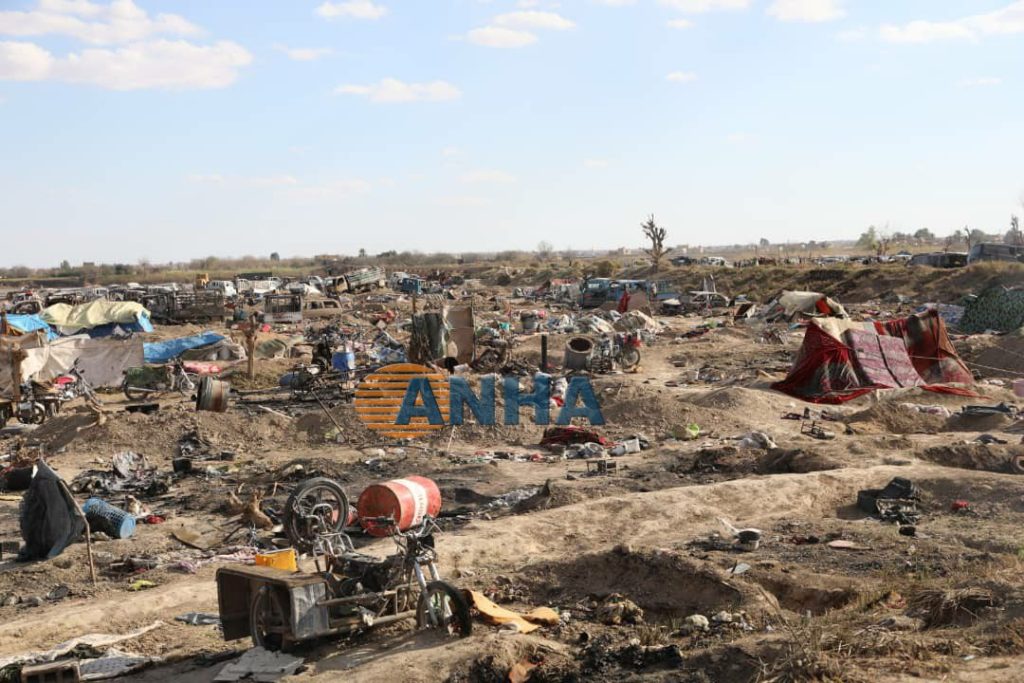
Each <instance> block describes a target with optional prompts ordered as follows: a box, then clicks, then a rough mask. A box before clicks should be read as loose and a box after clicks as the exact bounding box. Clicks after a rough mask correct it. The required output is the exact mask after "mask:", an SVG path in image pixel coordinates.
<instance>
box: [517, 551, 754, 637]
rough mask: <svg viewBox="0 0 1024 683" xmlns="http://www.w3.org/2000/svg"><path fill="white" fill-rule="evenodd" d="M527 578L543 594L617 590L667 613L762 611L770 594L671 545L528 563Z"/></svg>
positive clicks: (575, 595) (568, 596)
mask: <svg viewBox="0 0 1024 683" xmlns="http://www.w3.org/2000/svg"><path fill="white" fill-rule="evenodd" d="M521 577H522V579H523V580H524V582H525V583H526V584H527V585H529V586H530V587H531V591H532V592H533V593H535V594H536V596H537V597H538V598H539V599H541V600H550V599H553V598H555V597H557V598H558V600H559V601H560V602H561V603H562V604H565V603H566V602H567V601H569V600H573V599H577V600H580V599H584V598H587V597H591V598H597V599H600V598H603V597H605V596H608V595H611V594H612V593H619V594H621V595H623V596H625V597H627V598H629V599H630V600H632V601H633V602H635V603H636V604H637V605H639V606H640V607H641V608H642V609H643V610H644V613H645V615H650V616H651V617H655V619H654V620H656V617H661V618H663V619H675V618H678V619H684V618H686V617H687V616H689V615H691V614H714V613H716V612H718V611H720V610H729V611H733V612H735V611H737V610H745V611H761V610H763V609H765V608H766V607H768V603H767V600H766V599H765V598H764V596H763V594H761V593H760V592H759V591H757V590H756V589H754V588H752V587H751V586H749V585H747V584H746V583H744V582H741V581H736V580H734V579H731V578H729V577H728V576H727V575H726V574H725V573H724V572H722V571H720V570H719V569H718V568H716V567H714V566H712V565H710V564H705V563H702V562H699V561H696V560H692V559H690V558H687V557H683V556H681V555H679V554H677V553H674V552H671V551H667V550H645V551H634V550H631V549H629V548H626V547H623V546H619V547H616V548H614V549H612V550H611V551H608V552H602V553H592V554H587V555H582V556H580V557H578V558H576V559H573V560H570V561H568V562H555V563H547V564H539V565H534V566H531V567H528V568H526V569H525V570H524V571H523V572H522V574H521Z"/></svg>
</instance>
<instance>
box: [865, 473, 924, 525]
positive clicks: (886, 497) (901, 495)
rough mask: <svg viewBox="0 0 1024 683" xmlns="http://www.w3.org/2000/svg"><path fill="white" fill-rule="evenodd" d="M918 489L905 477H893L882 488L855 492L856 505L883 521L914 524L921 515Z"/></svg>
mask: <svg viewBox="0 0 1024 683" xmlns="http://www.w3.org/2000/svg"><path fill="white" fill-rule="evenodd" d="M920 500H921V494H920V491H919V490H918V488H917V487H916V486H914V484H913V482H911V481H910V480H909V479H907V478H905V477H895V478H893V480H892V481H890V482H889V483H888V484H886V486H885V488H883V489H864V490H862V491H858V492H857V507H858V508H860V509H861V510H863V511H864V512H866V513H868V514H869V515H878V517H879V518H881V520H882V521H883V522H895V523H897V524H916V523H917V521H918V520H919V519H920V517H921V512H920V510H919V509H918V503H919V502H920Z"/></svg>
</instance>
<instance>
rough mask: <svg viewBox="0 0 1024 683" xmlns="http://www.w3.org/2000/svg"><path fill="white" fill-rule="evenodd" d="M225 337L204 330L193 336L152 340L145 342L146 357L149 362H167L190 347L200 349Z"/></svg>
mask: <svg viewBox="0 0 1024 683" xmlns="http://www.w3.org/2000/svg"><path fill="white" fill-rule="evenodd" d="M223 339H224V335H222V334H217V333H216V332H210V331H207V332H203V333H202V334H196V335H192V336H191V337H178V338H177V339H168V340H167V341H162V342H151V343H147V344H145V347H144V348H145V357H146V362H147V363H166V362H167V361H169V360H171V359H174V358H177V357H178V356H180V355H181V354H182V353H184V352H185V351H188V350H189V349H198V348H200V347H203V346H209V345H210V344H216V343H217V342H219V341H221V340H223Z"/></svg>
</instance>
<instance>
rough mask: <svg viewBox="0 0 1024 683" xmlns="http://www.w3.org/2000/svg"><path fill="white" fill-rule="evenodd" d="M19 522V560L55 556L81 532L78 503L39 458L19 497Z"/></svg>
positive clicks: (82, 522) (81, 523)
mask: <svg viewBox="0 0 1024 683" xmlns="http://www.w3.org/2000/svg"><path fill="white" fill-rule="evenodd" d="M20 524H21V538H22V540H23V541H25V545H24V546H23V547H22V548H21V551H20V552H19V553H18V560H19V561H22V562H25V561H29V560H48V559H50V558H53V557H57V556H58V555H60V554H61V553H62V552H64V549H65V548H67V547H68V546H69V545H71V544H72V543H74V542H75V541H77V540H78V539H79V538H81V537H82V534H83V533H84V532H85V522H84V521H83V520H82V518H81V517H80V516H79V514H78V505H77V504H76V503H75V501H74V499H73V498H72V497H71V496H70V495H69V494H68V491H67V488H66V487H65V486H64V485H63V484H62V482H61V479H60V477H58V476H57V474H56V473H55V472H54V471H53V470H51V469H50V468H49V467H48V466H47V465H46V463H44V462H42V461H40V462H39V463H37V464H36V466H35V471H34V474H33V476H32V483H31V484H30V485H29V488H28V491H26V492H25V496H24V497H23V498H22V500H21V518H20Z"/></svg>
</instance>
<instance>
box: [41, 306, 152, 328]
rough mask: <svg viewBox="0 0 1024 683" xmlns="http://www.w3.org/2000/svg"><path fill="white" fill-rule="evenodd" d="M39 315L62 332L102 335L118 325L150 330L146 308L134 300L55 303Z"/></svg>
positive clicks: (118, 326)
mask: <svg viewBox="0 0 1024 683" xmlns="http://www.w3.org/2000/svg"><path fill="white" fill-rule="evenodd" d="M39 315H40V317H41V318H42V319H43V320H45V321H46V322H47V323H49V324H50V325H51V326H53V327H56V328H57V329H58V330H59V331H60V333H61V334H62V335H65V336H70V335H74V334H78V333H79V332H86V333H88V334H89V336H90V337H105V336H109V335H111V334H114V333H115V332H116V331H117V329H118V328H120V329H121V330H122V331H124V332H152V331H153V324H152V323H151V322H150V321H149V311H148V310H146V308H145V307H144V306H143V305H142V304H140V303H137V302H135V301H106V300H104V299H97V300H96V301H90V302H89V303H87V304H79V305H77V306H71V305H69V304H54V305H53V306H50V307H48V308H45V309H43V312H42V313H40V314H39Z"/></svg>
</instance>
